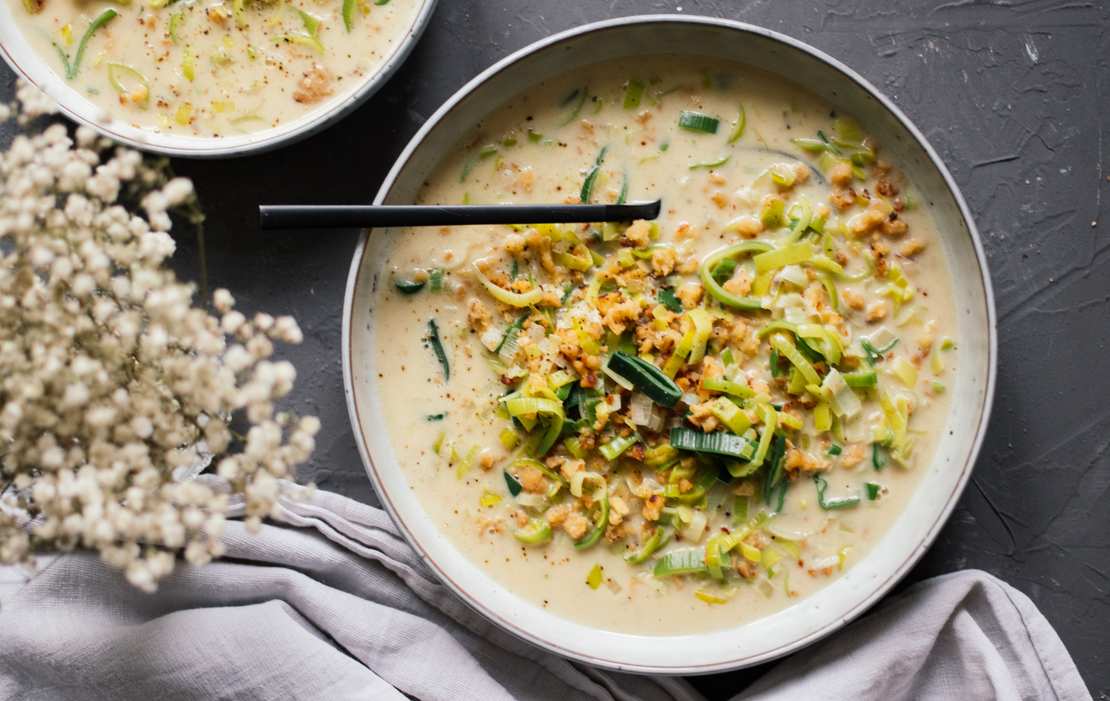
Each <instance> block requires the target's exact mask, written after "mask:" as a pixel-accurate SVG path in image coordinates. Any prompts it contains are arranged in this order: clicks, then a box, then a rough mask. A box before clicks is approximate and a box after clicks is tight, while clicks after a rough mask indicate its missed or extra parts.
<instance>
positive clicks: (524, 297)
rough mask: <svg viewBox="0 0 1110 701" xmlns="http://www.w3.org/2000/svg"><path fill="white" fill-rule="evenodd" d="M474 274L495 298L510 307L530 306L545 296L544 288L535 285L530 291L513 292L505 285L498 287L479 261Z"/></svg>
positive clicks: (475, 264)
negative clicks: (480, 265)
mask: <svg viewBox="0 0 1110 701" xmlns="http://www.w3.org/2000/svg"><path fill="white" fill-rule="evenodd" d="M474 274H475V276H476V277H477V278H478V282H480V283H482V286H483V287H485V288H486V289H487V290H488V291H489V293H490V294H491V295H493V298H494V299H496V300H497V301H498V302H501V303H502V304H507V305H509V306H510V307H530V306H532V305H533V304H535V303H536V302H538V301H540V299H541V298H542V297H543V290H542V289H540V288H539V287H533V288H532V289H531V290H529V291H528V292H513V291H511V290H506V289H505V288H504V287H498V286H497V285H495V284H494V283H493V281H492V280H490V279H489V278H488V277H486V274H485V273H483V272H482V269H481V268H480V267H479V266H478V261H475V262H474Z"/></svg>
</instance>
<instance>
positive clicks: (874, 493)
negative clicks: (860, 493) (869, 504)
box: [863, 482, 882, 501]
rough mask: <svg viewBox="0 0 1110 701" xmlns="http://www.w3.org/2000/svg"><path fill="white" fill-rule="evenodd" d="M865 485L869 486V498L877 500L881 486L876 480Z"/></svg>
mask: <svg viewBox="0 0 1110 701" xmlns="http://www.w3.org/2000/svg"><path fill="white" fill-rule="evenodd" d="M863 486H864V487H866V488H867V499H868V500H869V501H875V500H876V499H878V498H879V490H880V489H882V487H881V486H879V485H878V484H876V483H875V482H868V483H866V484H864V485H863Z"/></svg>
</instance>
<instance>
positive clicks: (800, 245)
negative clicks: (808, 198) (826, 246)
mask: <svg viewBox="0 0 1110 701" xmlns="http://www.w3.org/2000/svg"><path fill="white" fill-rule="evenodd" d="M778 201H780V202H781V200H778ZM814 254H815V250H814V248H813V244H812V243H810V242H809V241H798V242H795V243H790V244H787V245H785V246H782V247H781V248H775V249H773V250H770V251H765V252H763V253H760V254H758V255H756V256H755V257H753V258H752V262H753V263H755V271H756V272H757V273H765V272H768V271H770V270H777V269H779V268H785V267H786V266H788V265H795V264H798V263H805V262H808V261H809V260H811V259H812V258H813V256H814Z"/></svg>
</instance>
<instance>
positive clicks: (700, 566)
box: [652, 548, 708, 577]
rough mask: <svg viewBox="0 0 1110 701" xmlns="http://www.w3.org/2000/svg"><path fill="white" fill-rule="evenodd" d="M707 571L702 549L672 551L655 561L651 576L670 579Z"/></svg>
mask: <svg viewBox="0 0 1110 701" xmlns="http://www.w3.org/2000/svg"><path fill="white" fill-rule="evenodd" d="M707 571H708V570H707V569H706V567H705V551H704V550H703V549H702V548H689V549H687V550H672V551H671V552H669V553H667V554H666V555H664V556H663V557H661V558H659V559H658V560H656V561H655V569H654V570H653V572H652V574H654V575H655V576H656V577H670V576H673V575H681V574H703V573H705V572H707Z"/></svg>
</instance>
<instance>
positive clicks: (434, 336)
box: [427, 319, 451, 381]
mask: <svg viewBox="0 0 1110 701" xmlns="http://www.w3.org/2000/svg"><path fill="white" fill-rule="evenodd" d="M427 341H428V343H429V344H431V346H432V351H433V352H434V353H435V354H436V360H438V361H439V364H440V367H442V368H443V379H444V381H447V380H450V379H451V364H450V363H449V362H448V360H447V351H446V350H445V349H444V348H443V341H442V340H440V338H439V326H437V325H436V320H435V319H428V337H427Z"/></svg>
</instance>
